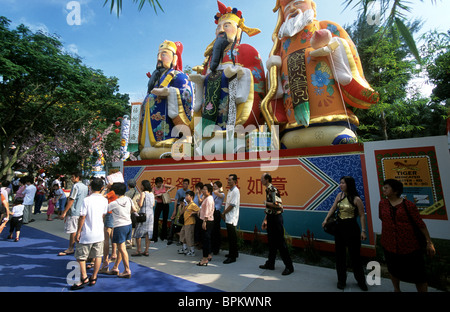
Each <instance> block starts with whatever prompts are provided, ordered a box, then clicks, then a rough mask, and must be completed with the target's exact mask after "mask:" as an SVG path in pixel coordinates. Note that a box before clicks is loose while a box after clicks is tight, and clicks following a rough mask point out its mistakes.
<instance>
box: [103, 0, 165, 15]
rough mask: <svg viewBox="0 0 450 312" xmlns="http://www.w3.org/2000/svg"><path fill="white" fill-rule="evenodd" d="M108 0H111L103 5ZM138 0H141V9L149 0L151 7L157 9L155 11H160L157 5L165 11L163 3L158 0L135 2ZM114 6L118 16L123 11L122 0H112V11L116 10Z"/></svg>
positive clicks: (139, 7) (134, 0) (134, 1)
mask: <svg viewBox="0 0 450 312" xmlns="http://www.w3.org/2000/svg"><path fill="white" fill-rule="evenodd" d="M108 2H109V0H105V3H104V4H103V6H105V5H106V4H107V3H108ZM138 2H139V6H138V9H139V11H140V10H142V8H143V7H144V5H145V2H147V3H148V4H149V5H150V7H152V8H153V9H154V10H155V13H158V11H157V10H156V9H157V7H158V8H159V9H160V10H161V11H163V12H164V10H163V8H162V7H161V4H159V1H158V0H133V3H138ZM114 7H116V12H117V16H119V15H120V12H122V0H111V7H110V12H112V11H113V10H114Z"/></svg>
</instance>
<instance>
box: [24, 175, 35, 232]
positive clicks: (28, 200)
mask: <svg viewBox="0 0 450 312" xmlns="http://www.w3.org/2000/svg"><path fill="white" fill-rule="evenodd" d="M33 182H34V181H33V177H31V176H26V177H25V190H24V191H23V194H25V197H24V198H23V205H24V206H25V208H24V210H23V224H27V223H29V222H33V221H34V219H31V211H32V210H33V204H34V196H35V195H36V186H34V184H33Z"/></svg>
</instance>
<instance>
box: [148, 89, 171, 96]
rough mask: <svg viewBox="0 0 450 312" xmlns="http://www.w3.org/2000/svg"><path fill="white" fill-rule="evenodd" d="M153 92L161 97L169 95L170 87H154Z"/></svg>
mask: <svg viewBox="0 0 450 312" xmlns="http://www.w3.org/2000/svg"><path fill="white" fill-rule="evenodd" d="M152 94H154V95H156V96H159V97H167V96H169V88H167V87H164V88H154V89H153V90H152Z"/></svg>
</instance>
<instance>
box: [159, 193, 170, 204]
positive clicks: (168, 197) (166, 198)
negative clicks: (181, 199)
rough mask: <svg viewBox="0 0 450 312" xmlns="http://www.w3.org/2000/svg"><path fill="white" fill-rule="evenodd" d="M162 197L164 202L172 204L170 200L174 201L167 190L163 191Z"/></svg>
mask: <svg viewBox="0 0 450 312" xmlns="http://www.w3.org/2000/svg"><path fill="white" fill-rule="evenodd" d="M161 199H162V202H163V203H164V204H170V202H171V201H172V200H171V199H170V195H169V193H167V192H165V193H162V195H161Z"/></svg>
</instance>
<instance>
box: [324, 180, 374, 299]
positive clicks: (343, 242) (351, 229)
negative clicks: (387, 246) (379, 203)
mask: <svg viewBox="0 0 450 312" xmlns="http://www.w3.org/2000/svg"><path fill="white" fill-rule="evenodd" d="M339 187H340V189H341V192H340V193H339V194H338V195H337V196H336V199H335V200H334V204H333V206H332V207H331V209H330V211H329V212H328V214H327V216H326V217H325V220H324V221H323V223H322V227H324V226H325V225H326V224H327V221H328V219H329V218H330V217H331V216H333V215H334V213H335V212H336V209H338V212H337V224H336V231H335V236H334V239H335V250H336V271H337V277H338V283H337V288H339V289H344V288H345V286H346V282H347V259H346V254H347V248H348V253H349V255H350V260H351V263H352V268H353V275H354V277H355V279H356V281H357V282H358V286H359V288H361V290H364V291H367V285H366V278H365V276H364V269H363V266H362V262H361V254H360V250H361V241H363V240H366V239H367V235H366V229H365V227H366V219H365V215H364V204H363V202H362V200H361V198H360V197H359V194H358V191H357V190H356V183H355V179H354V178H353V177H349V176H345V177H342V178H341V179H340V183H339ZM358 216H359V218H360V223H361V230H360V229H359V225H358V223H357V222H356V218H357V217H358Z"/></svg>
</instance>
